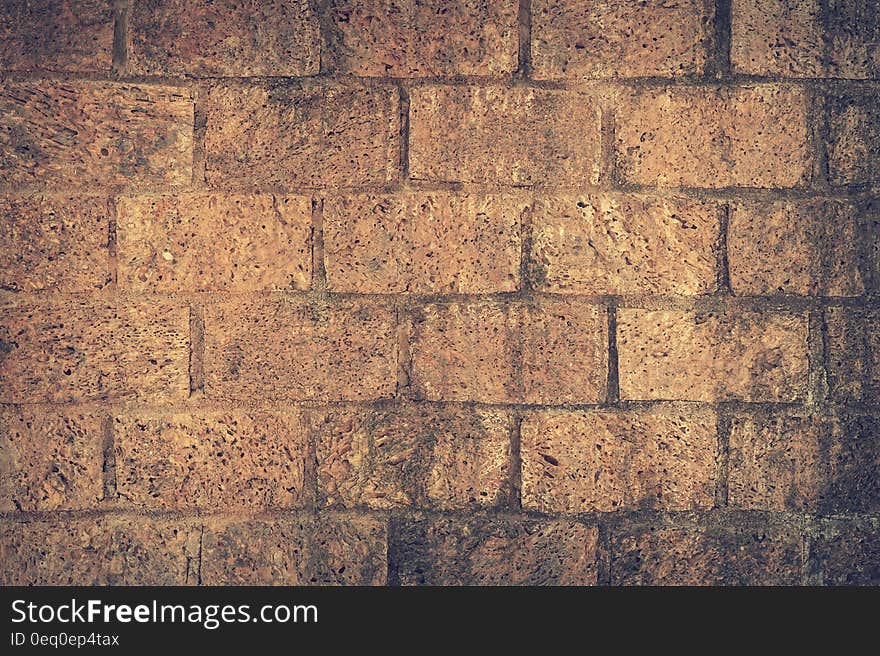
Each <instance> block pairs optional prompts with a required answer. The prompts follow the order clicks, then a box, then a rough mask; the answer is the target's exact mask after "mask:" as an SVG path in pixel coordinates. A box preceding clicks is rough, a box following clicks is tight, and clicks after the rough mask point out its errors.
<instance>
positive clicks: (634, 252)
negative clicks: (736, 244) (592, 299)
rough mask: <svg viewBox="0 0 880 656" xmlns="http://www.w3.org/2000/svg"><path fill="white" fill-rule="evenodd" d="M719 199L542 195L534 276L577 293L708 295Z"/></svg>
mask: <svg viewBox="0 0 880 656" xmlns="http://www.w3.org/2000/svg"><path fill="white" fill-rule="evenodd" d="M720 217H721V206H720V205H719V204H718V203H716V202H713V201H702V200H694V199H688V198H683V197H672V198H665V197H650V196H637V195H632V194H596V195H592V196H555V197H549V198H538V199H536V201H535V209H534V213H533V216H532V251H531V254H532V261H531V265H530V276H531V280H532V284H533V286H535V287H536V288H537V289H540V290H542V291H547V292H554V293H563V294H564V293H577V294H643V293H655V294H682V295H693V294H706V293H709V292H712V291H714V289H715V286H716V279H717V261H718V255H717V252H716V248H717V244H718V237H719V235H720Z"/></svg>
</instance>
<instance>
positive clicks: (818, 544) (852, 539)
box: [809, 521, 880, 586]
mask: <svg viewBox="0 0 880 656" xmlns="http://www.w3.org/2000/svg"><path fill="white" fill-rule="evenodd" d="M809 544H810V559H811V560H812V561H813V562H815V563H816V565H817V570H818V571H817V576H816V579H817V580H816V581H815V582H816V583H818V584H819V585H859V586H869V585H870V586H875V585H880V526H878V525H877V523H876V522H874V523H871V522H870V521H867V522H865V524H864V525H861V526H859V525H856V524H844V523H840V524H838V525H836V526H831V527H827V528H825V529H824V530H823V531H821V532H820V533H819V535H818V536H816V537H814V538H812V539H811V540H810V543H809Z"/></svg>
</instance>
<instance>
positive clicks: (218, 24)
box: [128, 0, 321, 77]
mask: <svg viewBox="0 0 880 656" xmlns="http://www.w3.org/2000/svg"><path fill="white" fill-rule="evenodd" d="M132 4H133V6H132V9H131V17H130V18H129V26H128V35H129V47H128V68H129V70H130V71H131V72H132V73H135V74H138V75H184V74H189V75H197V76H225V77H240V76H251V75H287V76H304V75H316V74H317V73H318V69H319V66H320V63H321V41H320V33H319V25H318V17H317V16H316V15H315V13H314V12H313V11H312V9H311V7H310V3H309V2H308V0H293V1H292V2H291V1H290V0H247V1H246V2H241V1H239V0H219V1H218V0H195V1H193V0H138V1H137V2H134V3H132Z"/></svg>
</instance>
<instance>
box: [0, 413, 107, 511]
mask: <svg viewBox="0 0 880 656" xmlns="http://www.w3.org/2000/svg"><path fill="white" fill-rule="evenodd" d="M102 420H103V416H102V415H101V414H100V413H97V412H88V411H76V410H71V411H56V410H41V409H39V410H38V409H31V408H23V407H22V408H15V407H4V408H3V409H2V410H0V510H2V511H5V512H9V511H13V510H23V511H32V510H39V511H48V510H78V509H90V508H94V507H95V506H97V504H98V503H99V502H100V501H101V499H102V498H103V496H104V489H103V475H102V472H101V466H102V464H103V456H102V450H103V440H104V433H103V429H102Z"/></svg>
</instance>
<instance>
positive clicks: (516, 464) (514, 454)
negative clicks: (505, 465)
mask: <svg viewBox="0 0 880 656" xmlns="http://www.w3.org/2000/svg"><path fill="white" fill-rule="evenodd" d="M522 422H523V415H522V413H521V412H519V411H516V412H514V413H513V414H512V415H511V424H510V475H509V477H508V486H509V487H508V499H507V502H508V503H507V505H508V508H509V509H510V510H511V511H512V512H520V511H522Z"/></svg>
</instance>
